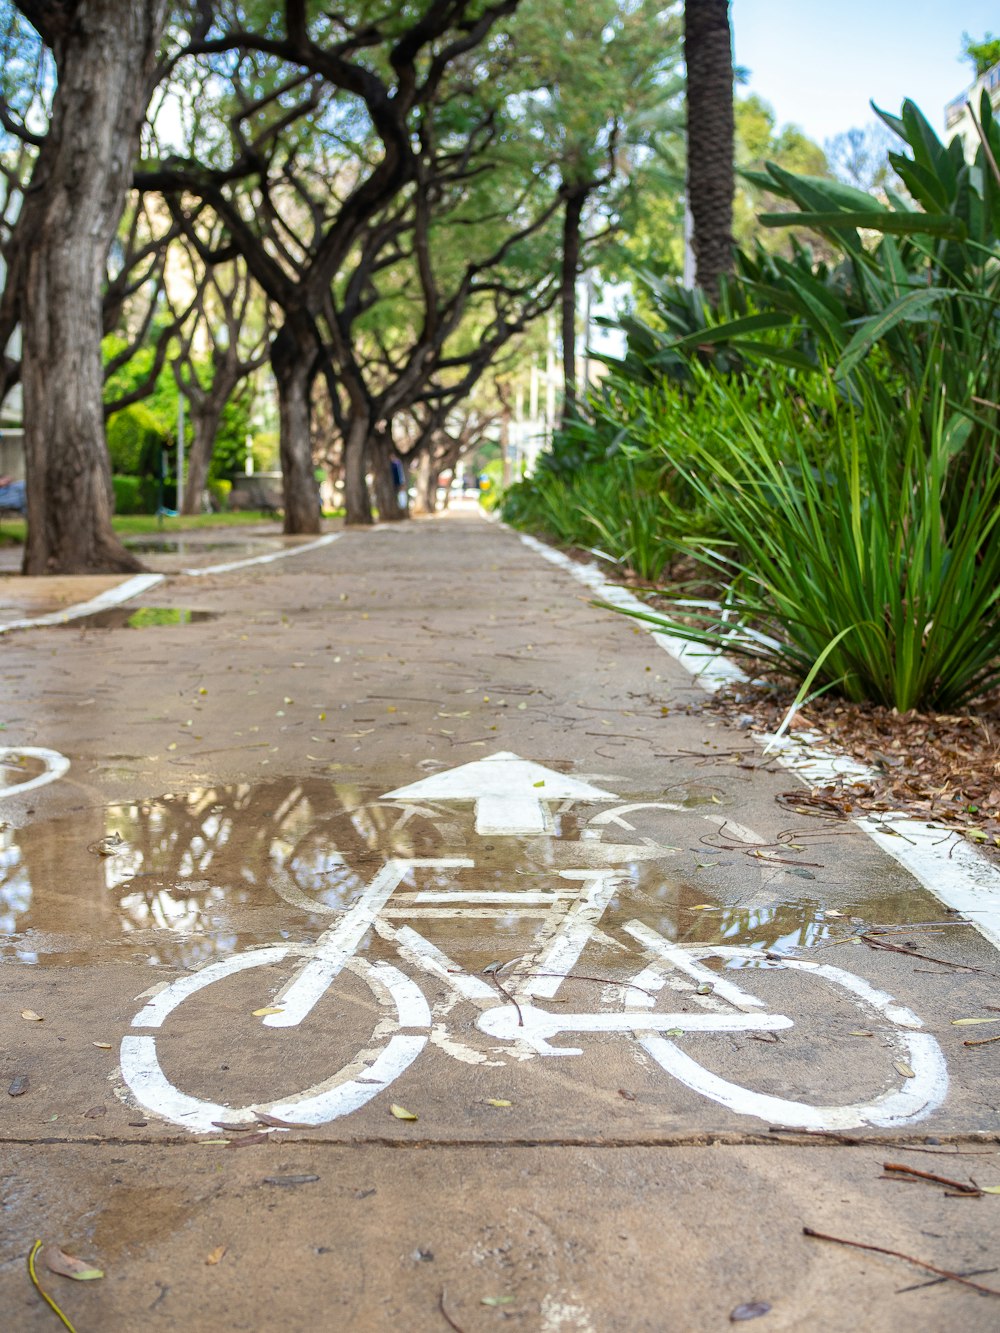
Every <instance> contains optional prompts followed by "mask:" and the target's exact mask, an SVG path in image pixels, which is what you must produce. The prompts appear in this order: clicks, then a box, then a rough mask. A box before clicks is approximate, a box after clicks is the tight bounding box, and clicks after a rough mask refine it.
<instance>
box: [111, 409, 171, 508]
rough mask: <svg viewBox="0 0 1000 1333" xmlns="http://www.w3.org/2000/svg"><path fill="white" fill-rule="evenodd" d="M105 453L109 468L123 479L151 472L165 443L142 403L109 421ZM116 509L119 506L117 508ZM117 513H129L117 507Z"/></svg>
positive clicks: (155, 421)
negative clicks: (108, 456) (109, 460)
mask: <svg viewBox="0 0 1000 1333" xmlns="http://www.w3.org/2000/svg"><path fill="white" fill-rule="evenodd" d="M107 433H108V452H109V454H110V455H111V467H112V470H113V471H114V472H116V473H119V474H121V475H123V476H131V477H140V476H146V475H150V474H152V473H154V472H155V471H156V469H157V467H158V465H159V457H160V449H161V448H162V447H164V446H165V445H166V444H167V437H166V436H165V434H164V432H163V429H162V427H161V424H160V421H159V418H158V417H157V416H156V415H155V414H154V413H153V412H151V411H150V410H149V408H148V407H146V405H145V404H144V403H133V404H132V406H131V407H125V408H123V409H122V410H121V411H120V412H116V413H115V414H114V416H113V417H112V418H111V419H110V421H109V422H108V432H107ZM116 507H118V506H116ZM118 511H119V512H120V513H132V512H133V511H132V510H124V509H121V508H120V507H118Z"/></svg>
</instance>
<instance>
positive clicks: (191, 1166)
mask: <svg viewBox="0 0 1000 1333" xmlns="http://www.w3.org/2000/svg"><path fill="white" fill-rule="evenodd" d="M219 540H220V541H221V542H222V548H220V549H218V550H215V551H213V552H211V553H208V552H205V553H202V554H201V555H200V556H198V558H196V559H192V557H191V553H190V552H189V551H188V552H183V553H180V552H178V553H176V558H175V559H173V560H172V561H171V559H170V558H169V557H168V556H160V557H156V558H155V559H154V561H151V563H156V564H157V568H158V571H159V572H161V573H164V574H165V575H166V578H165V579H164V581H163V582H162V583H160V584H158V585H156V586H154V587H150V588H148V589H147V590H146V592H145V593H144V596H143V605H142V607H139V606H138V605H137V604H136V603H134V602H133V603H129V604H128V605H127V606H125V607H120V608H117V609H111V610H105V611H101V612H99V613H98V618H97V619H96V620H93V619H87V618H82V619H78V620H75V621H72V622H70V623H68V624H66V625H64V626H57V625H51V626H40V627H37V628H31V629H23V630H17V631H14V632H11V633H10V634H8V635H7V636H6V637H5V638H4V639H3V640H0V652H2V654H3V656H2V662H0V676H2V679H3V700H4V706H3V714H4V715H3V717H2V718H0V720H2V721H4V722H5V723H6V727H5V730H4V731H3V732H2V733H0V741H2V742H3V745H4V746H6V747H7V749H6V751H5V752H4V754H3V755H0V758H5V759H6V767H5V768H4V769H3V773H4V779H5V781H6V783H7V786H6V788H0V820H3V821H6V822H5V825H3V826H2V829H3V831H2V832H0V926H2V928H3V930H4V931H5V932H6V933H5V935H4V937H3V942H2V948H3V963H4V988H3V996H4V1000H3V1005H2V1008H0V1097H2V1122H0V1135H2V1139H3V1145H4V1146H3V1165H2V1167H0V1178H2V1187H3V1208H4V1212H3V1217H4V1228H3V1237H2V1240H0V1325H2V1326H3V1327H10V1328H12V1329H17V1330H21V1329H24V1330H35V1329H39V1330H41V1329H45V1328H50V1327H54V1326H58V1321H57V1320H56V1318H55V1316H54V1315H53V1314H52V1313H51V1312H50V1311H49V1310H48V1309H47V1308H46V1307H45V1306H44V1304H43V1303H42V1301H41V1300H40V1299H39V1297H38V1295H37V1294H36V1293H35V1292H34V1291H33V1289H32V1287H31V1285H30V1283H29V1281H28V1276H27V1273H26V1271H25V1262H24V1261H25V1256H26V1255H27V1253H28V1251H29V1250H30V1249H31V1247H32V1244H33V1242H34V1241H35V1239H36V1238H40V1239H42V1240H44V1241H46V1242H55V1243H57V1244H59V1245H61V1246H62V1248H63V1249H64V1250H66V1251H68V1252H70V1253H72V1254H74V1255H78V1256H80V1257H83V1258H85V1259H88V1260H92V1261H94V1262H95V1263H96V1264H98V1266H99V1267H100V1268H101V1269H102V1270H103V1271H104V1273H105V1277H104V1278H103V1279H102V1280H99V1281H93V1282H89V1283H74V1282H71V1281H69V1280H67V1279H66V1278H63V1277H58V1276H55V1275H53V1274H52V1273H50V1272H48V1271H47V1270H45V1269H42V1270H40V1271H41V1277H42V1282H43V1286H45V1288H46V1289H47V1290H48V1291H49V1292H50V1293H51V1294H52V1295H53V1296H54V1298H55V1299H56V1300H57V1301H58V1303H59V1304H60V1305H61V1307H62V1308H63V1310H64V1311H65V1312H66V1314H67V1317H68V1318H69V1319H70V1320H71V1321H72V1322H73V1324H74V1325H75V1327H76V1328H77V1329H78V1331H79V1333H87V1331H88V1330H96V1329H101V1330H113V1331H117V1330H123V1331H125V1333H131V1331H132V1330H147V1329H149V1330H159V1329H163V1330H167V1329H180V1328H184V1329H185V1330H191V1329H206V1330H215V1329H218V1330H229V1329H234V1330H235V1329H252V1330H265V1329H266V1330H270V1329H282V1330H300V1329H301V1330H312V1329H320V1328H323V1329H325V1328H331V1329H334V1328H336V1329H340V1328H344V1329H361V1330H367V1329H373V1330H382V1329H386V1330H389V1329H392V1330H400V1329H403V1330H417V1331H418V1333H419V1331H422V1330H424V1329H427V1330H436V1329H442V1330H446V1329H448V1328H458V1329H462V1330H466V1333H476V1331H478V1330H486V1329H493V1328H499V1327H501V1326H504V1325H506V1324H508V1323H511V1322H512V1323H513V1326H514V1327H516V1328H521V1329H525V1330H539V1331H542V1330H544V1333H554V1331H556V1330H593V1331H594V1333H601V1331H602V1330H623V1333H631V1330H645V1329H648V1330H662V1329H672V1330H673V1329H676V1330H687V1329H691V1330H699V1331H700V1330H708V1329H713V1328H720V1329H721V1328H724V1327H728V1326H729V1324H730V1321H731V1317H733V1316H732V1312H733V1311H735V1310H737V1309H738V1308H739V1307H746V1306H754V1305H755V1304H759V1303H763V1304H766V1305H768V1306H769V1307H770V1309H769V1310H768V1311H767V1312H766V1313H761V1314H759V1315H758V1317H759V1318H760V1319H761V1321H762V1322H761V1323H760V1327H761V1328H764V1327H770V1328H774V1329H779V1328H780V1329H801V1328H809V1329H819V1330H848V1329H850V1330H853V1329H857V1328H865V1329H875V1330H881V1329H886V1330H890V1329H892V1330H894V1329H897V1328H899V1327H901V1326H904V1325H905V1326H906V1327H907V1328H908V1329H910V1330H922V1329H926V1330H940V1329H950V1328H955V1329H963V1330H978V1329H983V1330H986V1329H993V1328H995V1327H996V1326H997V1323H998V1320H1000V1298H997V1297H996V1296H989V1295H984V1294H980V1293H978V1292H977V1291H976V1290H974V1289H973V1288H971V1287H964V1286H962V1285H960V1284H958V1283H956V1282H953V1281H943V1282H939V1283H938V1284H936V1285H925V1284H926V1283H927V1282H928V1281H930V1280H931V1279H932V1278H933V1276H934V1274H933V1273H930V1272H926V1271H922V1270H920V1269H918V1268H917V1267H915V1266H914V1265H912V1264H911V1263H908V1262H906V1261H904V1260H901V1259H899V1258H893V1257H890V1256H887V1255H884V1254H876V1253H873V1252H870V1251H868V1252H865V1251H862V1250H858V1249H851V1248H847V1247H844V1246H841V1245H837V1244H834V1243H833V1242H829V1241H825V1240H819V1239H815V1238H813V1237H809V1236H806V1235H804V1234H803V1228H804V1227H808V1228H812V1229H814V1230H816V1231H819V1232H823V1233H827V1234H831V1235H834V1236H838V1237H842V1238H846V1239H850V1240H853V1241H856V1242H860V1243H862V1244H867V1245H875V1246H882V1247H885V1248H888V1249H893V1250H897V1251H900V1252H901V1253H904V1254H907V1255H910V1256H914V1257H916V1258H919V1259H922V1260H924V1261H925V1262H926V1263H928V1264H930V1265H933V1266H935V1267H937V1268H940V1269H946V1270H949V1271H951V1272H953V1273H963V1274H970V1273H973V1272H982V1271H983V1270H990V1269H1000V1194H993V1193H984V1194H982V1195H979V1196H975V1197H973V1196H972V1195H971V1194H962V1193H961V1192H960V1191H959V1190H958V1189H955V1188H949V1187H948V1186H943V1185H941V1184H940V1183H935V1182H932V1181H929V1180H926V1179H920V1178H918V1177H912V1176H911V1177H909V1178H907V1177H906V1175H905V1173H903V1172H900V1171H890V1172H886V1171H885V1170H884V1166H885V1163H887V1162H888V1163H892V1164H896V1165H899V1166H903V1167H906V1168H909V1169H911V1170H917V1171H923V1172H930V1173H933V1174H936V1175H941V1176H944V1177H946V1178H948V1179H949V1180H953V1181H959V1182H965V1183H966V1188H967V1189H968V1188H969V1187H968V1181H969V1179H970V1177H971V1178H972V1179H973V1180H974V1181H975V1182H976V1184H978V1185H979V1186H980V1187H983V1188H984V1189H986V1190H989V1189H990V1187H995V1186H996V1187H1000V1154H998V1147H997V1145H998V1141H1000V1135H998V1130H1000V1121H998V1116H997V1101H998V1096H1000V1093H998V1088H1000V1081H998V1079H997V1061H998V1059H1000V1043H994V1044H983V1045H976V1046H967V1045H965V1042H967V1041H980V1040H982V1039H984V1038H985V1037H988V1036H990V1035H993V1034H994V1033H1000V1028H997V1027H996V1023H997V1020H998V1019H1000V1007H998V1005H1000V1000H998V996H1000V990H998V986H997V977H998V974H1000V959H998V957H997V953H996V950H995V949H994V948H993V947H992V945H991V944H989V943H988V941H987V939H986V938H984V937H983V935H981V934H980V933H979V932H978V931H977V930H975V929H974V928H972V927H970V926H967V925H962V924H956V923H957V922H958V921H959V920H960V919H959V918H958V917H957V915H956V914H955V913H954V912H949V911H948V910H947V909H946V908H945V907H944V906H943V905H942V904H941V903H940V902H939V901H937V900H936V899H935V898H934V897H933V896H932V895H931V894H930V893H929V892H928V891H927V889H925V888H923V887H921V886H920V885H919V884H917V883H916V882H915V881H914V880H913V879H911V878H910V877H909V875H908V874H907V873H906V871H905V870H904V869H903V868H902V867H901V866H900V865H899V864H897V863H896V862H895V861H894V860H893V859H891V858H890V857H889V856H888V855H886V853H885V852H884V851H883V850H881V849H880V848H879V847H877V846H876V845H875V844H874V843H872V842H871V841H870V840H869V839H868V838H866V837H865V836H864V835H863V834H862V833H861V832H859V831H858V830H857V829H856V828H855V827H854V826H853V825H850V824H845V823H841V822H834V821H825V820H822V819H817V818H815V817H814V816H813V815H811V814H809V813H804V812H803V808H802V807H799V808H796V804H795V790H803V791H804V790H805V789H804V788H795V779H794V777H793V776H792V775H790V774H789V772H788V771H787V770H784V769H778V768H777V767H776V766H775V765H774V764H773V763H771V762H769V761H768V760H766V759H763V758H762V757H761V753H760V749H759V747H758V746H757V745H756V744H755V743H754V741H753V740H752V738H751V737H750V736H749V735H748V733H747V732H746V731H742V730H739V729H729V728H727V727H725V726H724V725H723V724H722V723H720V722H718V721H717V720H716V719H715V718H714V717H712V716H711V715H710V714H706V713H703V712H702V708H701V706H702V703H703V701H704V695H703V694H702V692H701V690H700V688H699V687H698V686H697V685H696V684H694V683H693V682H692V681H691V679H690V677H689V676H688V675H687V673H686V672H684V671H683V670H682V669H681V668H680V667H679V666H677V665H676V664H675V663H674V662H673V661H672V660H671V659H670V658H669V657H668V656H667V655H666V654H665V653H663V652H662V651H661V650H660V649H659V648H658V647H657V646H656V644H655V643H654V642H653V640H652V639H651V638H650V637H649V635H647V634H645V633H644V632H642V631H640V630H639V629H638V628H637V627H636V626H635V625H634V624H633V623H631V622H630V621H628V620H627V619H625V618H623V617H620V616H617V615H614V614H611V613H608V612H605V611H602V610H600V609H598V608H595V607H594V606H593V605H591V604H590V601H589V599H588V595H587V594H586V592H585V590H583V589H581V587H580V586H579V585H578V584H576V583H575V582H574V581H573V579H572V578H571V577H570V576H569V575H567V574H566V573H564V572H562V571H560V570H554V569H553V568H552V567H551V566H550V565H549V564H547V563H546V562H545V561H544V560H542V559H541V558H540V557H539V555H538V554H537V553H536V552H535V551H532V550H529V549H528V548H526V547H525V545H524V544H523V543H522V542H521V541H519V539H518V538H517V537H516V535H514V534H512V533H510V532H507V531H505V530H503V529H501V528H499V527H496V526H493V525H489V524H487V523H485V522H483V521H482V520H481V519H479V518H478V517H477V516H475V515H474V514H465V515H461V514H460V515H456V516H452V517H449V518H447V519H443V520H439V521H435V522H421V523H417V522H414V523H411V524H406V525H403V526H400V527H399V528H380V529H375V530H369V531H348V532H346V533H343V534H342V535H341V536H339V537H338V539H337V540H336V541H334V542H333V543H332V544H327V545H324V546H302V544H299V545H300V546H302V549H296V550H295V552H294V554H288V555H287V557H286V556H285V555H284V554H283V544H282V543H280V542H274V543H273V546H274V549H270V548H269V549H268V551H267V552H258V553H257V554H267V555H269V556H273V555H274V554H275V551H277V553H278V554H279V557H280V558H277V559H273V558H272V559H269V560H267V561H266V562H264V563H256V564H245V563H243V564H240V562H241V561H246V560H247V559H253V558H255V554H254V553H253V552H249V551H245V552H244V551H240V552H236V551H235V550H233V551H232V552H230V554H231V555H232V557H233V558H232V559H228V558H227V552H226V550H225V549H223V548H224V546H225V541H226V538H225V537H220V538H219ZM238 540H241V541H243V542H244V543H245V538H242V539H238ZM284 545H289V544H284ZM291 545H294V544H291ZM213 565H235V566H237V567H234V568H227V569H224V570H222V571H219V572H211V567H212V566H213ZM180 569H186V570H188V572H187V573H177V572H171V570H180ZM86 595H87V596H91V595H92V593H90V592H88V593H87V594H86ZM11 596H12V594H11V593H10V590H9V589H7V590H4V600H3V605H4V606H5V608H7V607H9V606H10V605H11V604H12V603H11ZM60 597H62V593H60ZM80 600H84V598H82V597H81V599H80ZM49 752H51V753H49ZM59 756H65V758H67V759H68V760H69V768H68V770H67V771H64V772H62V771H61V769H62V768H63V767H64V766H63V765H62V764H61V763H60V762H59V758H58V757H59ZM50 777H51V778H52V779H53V780H51V781H50V780H48V779H49V778H50ZM793 789H794V790H793ZM922 923H941V924H934V925H930V926H928V925H926V924H922ZM899 927H906V928H905V929H899ZM862 934H865V935H867V937H868V942H867V943H865V942H863V941H862V940H861V939H860V936H861V935H862ZM879 944H882V945H889V946H892V947H881V948H879V947H877V946H878V945H879ZM916 955H923V956H916ZM33 1016H34V1017H33ZM968 1018H978V1019H983V1020H988V1021H984V1022H982V1023H981V1024H958V1025H956V1020H960V1019H968ZM394 1108H395V1109H394ZM400 1113H402V1115H400ZM276 1122H277V1123H276ZM886 1176H888V1177H889V1178H888V1179H887V1178H885V1177H886ZM970 1280H971V1281H972V1282H976V1281H977V1280H978V1281H980V1282H982V1283H984V1284H986V1285H987V1286H991V1287H994V1288H996V1289H998V1290H1000V1272H994V1273H992V1274H990V1273H985V1274H984V1275H982V1276H981V1277H980V1278H978V1279H977V1278H976V1277H974V1276H973V1277H971V1278H970ZM746 1313H747V1311H745V1310H744V1311H742V1315H743V1316H745V1315H746Z"/></svg>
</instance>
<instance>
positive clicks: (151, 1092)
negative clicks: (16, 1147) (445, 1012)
mask: <svg viewBox="0 0 1000 1333" xmlns="http://www.w3.org/2000/svg"><path fill="white" fill-rule="evenodd" d="M309 954H310V949H308V948H307V947H304V946H296V945H284V944H283V945H274V946H272V947H267V948H262V949H251V950H248V951H247V952H246V953H241V954H235V955H233V956H232V957H230V958H226V959H224V960H222V961H221V962H218V963H212V964H210V965H209V966H208V967H205V968H202V969H201V971H199V972H196V973H193V974H192V975H190V976H185V977H180V978H179V979H178V980H176V981H174V982H172V983H171V984H170V985H169V986H167V987H166V988H165V989H164V990H162V991H160V993H159V994H157V995H155V996H154V997H153V998H152V999H151V1000H149V1002H148V1003H147V1004H146V1006H145V1008H143V1009H142V1010H141V1011H140V1012H139V1013H138V1014H137V1015H136V1018H135V1020H134V1023H133V1026H134V1027H138V1028H147V1029H159V1028H161V1027H162V1025H163V1023H164V1022H165V1020H166V1019H167V1018H169V1016H170V1015H171V1014H172V1013H173V1012H174V1011H175V1010H176V1009H177V1008H178V1006H179V1005H181V1004H183V1003H184V1001H185V1000H187V999H189V998H190V997H191V996H193V995H195V994H197V993H198V992H199V991H203V990H204V989H205V988H206V987H208V986H211V985H213V984H214V983H216V982H221V981H223V980H225V979H226V978H229V977H232V976H234V975H236V974H237V973H243V972H246V971H248V970H250V969H253V968H258V967H272V966H274V965H275V964H280V963H282V962H284V961H285V960H286V959H289V958H296V957H300V956H305V957H307V958H308V957H309ZM344 970H345V971H348V972H350V973H353V974H354V975H355V976H356V977H359V978H360V979H361V980H362V981H363V982H364V983H365V984H366V985H367V986H368V988H369V989H370V990H371V993H372V995H373V997H374V1000H375V1003H376V1006H377V1008H378V1012H379V1014H380V1015H381V1018H380V1019H379V1020H378V1021H377V1022H376V1024H375V1027H374V1031H373V1033H372V1041H371V1045H370V1046H369V1047H367V1048H365V1049H362V1050H359V1051H358V1053H357V1055H356V1056H355V1057H354V1058H353V1059H352V1060H350V1061H349V1062H348V1063H347V1064H345V1065H343V1066H342V1067H341V1068H340V1069H338V1070H336V1071H335V1072H333V1073H331V1074H330V1076H329V1077H327V1078H325V1079H323V1080H322V1081H321V1082H319V1083H316V1084H314V1085H312V1086H311V1087H308V1088H305V1089H303V1090H302V1091H301V1092H295V1093H291V1094H284V1095H281V1096H274V1097H270V1098H269V1097H267V1096H266V1095H265V1096H263V1097H262V1098H261V1099H260V1100H259V1101H254V1102H251V1103H249V1104H248V1105H246V1106H240V1107H234V1106H229V1105H225V1104H222V1103H218V1102H213V1101H210V1100H208V1099H203V1098H199V1097H196V1096H193V1095H191V1094H190V1093H186V1092H184V1091H182V1090H181V1089H179V1088H177V1087H175V1086H174V1084H173V1083H172V1082H171V1081H170V1079H169V1078H168V1077H167V1075H166V1074H165V1073H164V1071H163V1068H162V1065H161V1063H160V1057H159V1054H158V1051H157V1045H156V1035H155V1032H145V1033H143V1034H141V1035H129V1036H126V1037H124V1038H123V1039H122V1046H121V1072H122V1077H123V1078H124V1080H125V1082H126V1084H127V1085H128V1087H129V1089H130V1090H131V1092H132V1095H133V1096H134V1097H135V1098H136V1100H137V1101H138V1102H139V1103H140V1104H141V1105H142V1106H144V1107H145V1108H146V1109H147V1110H149V1111H152V1112H154V1113H155V1114H156V1115H159V1116H162V1117H163V1118H164V1119H166V1120H170V1121H172V1122H173V1123H174V1124H177V1125H182V1126H183V1127H184V1128H185V1129H190V1130H193V1131H195V1132H200V1133H207V1132H210V1131H211V1130H212V1129H213V1127H214V1122H218V1121H231V1122H236V1121H246V1122H250V1123H252V1122H253V1120H254V1118H255V1113H256V1112H257V1111H263V1112H266V1113H267V1114H269V1115H272V1116H277V1117H279V1118H280V1119H282V1120H288V1121H290V1122H293V1123H296V1124H309V1125H318V1124H323V1123H325V1122H326V1121H328V1120H334V1119H336V1118H338V1117H339V1116H343V1115H348V1114H349V1113H350V1112H351V1111H355V1110H357V1109H358V1108H359V1107H361V1106H363V1105H364V1104H365V1103H366V1102H368V1101H370V1100H371V1098H372V1097H375V1096H377V1095H378V1093H380V1092H382V1091H383V1090H384V1089H385V1088H386V1087H388V1085H389V1084H390V1083H392V1082H393V1081H394V1080H395V1079H396V1078H398V1077H399V1075H400V1074H402V1073H403V1071H404V1070H405V1069H406V1068H407V1067H408V1066H409V1065H410V1064H412V1062H413V1061H414V1060H415V1059H416V1057H417V1056H418V1055H419V1054H420V1052H421V1051H422V1050H423V1048H424V1046H425V1045H426V1043H427V1038H428V1033H429V1030H430V1026H431V1014H430V1010H429V1008H428V1006H427V1001H426V999H425V998H424V995H423V992H422V991H421V990H420V988H419V987H418V986H417V985H416V984H415V983H414V982H413V981H411V980H410V978H409V977H407V976H405V975H404V974H403V973H402V972H400V970H399V969H398V968H396V967H393V966H392V964H390V963H386V962H374V963H373V962H369V961H368V960H367V959H364V958H350V959H348V961H347V962H346V964H345V965H344ZM400 1029H407V1030H406V1031H400ZM284 1031H285V1032H287V1033H288V1034H289V1036H288V1039H289V1040H294V1039H295V1033H296V1028H294V1027H293V1028H286V1029H284ZM267 1072H269V1071H265V1072H264V1074H263V1075H262V1077H266V1075H267Z"/></svg>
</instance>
